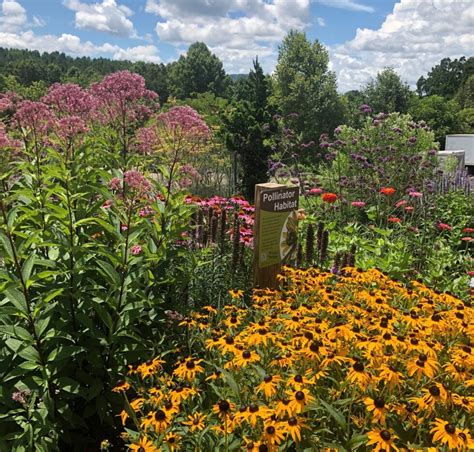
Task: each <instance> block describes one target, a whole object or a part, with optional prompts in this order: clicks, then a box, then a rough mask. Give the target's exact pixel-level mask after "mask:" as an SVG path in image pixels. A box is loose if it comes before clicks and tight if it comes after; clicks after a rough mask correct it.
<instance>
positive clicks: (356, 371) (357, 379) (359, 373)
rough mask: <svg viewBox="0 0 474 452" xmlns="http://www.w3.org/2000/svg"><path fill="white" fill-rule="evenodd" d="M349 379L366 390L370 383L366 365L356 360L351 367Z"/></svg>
mask: <svg viewBox="0 0 474 452" xmlns="http://www.w3.org/2000/svg"><path fill="white" fill-rule="evenodd" d="M347 379H348V380H349V381H350V382H351V383H353V384H355V385H357V386H359V387H361V388H366V387H367V385H368V384H369V382H370V375H369V374H368V373H367V371H366V369H365V366H364V364H363V363H362V361H360V360H356V361H355V362H354V364H353V365H352V366H351V367H350V369H349V373H348V374H347Z"/></svg>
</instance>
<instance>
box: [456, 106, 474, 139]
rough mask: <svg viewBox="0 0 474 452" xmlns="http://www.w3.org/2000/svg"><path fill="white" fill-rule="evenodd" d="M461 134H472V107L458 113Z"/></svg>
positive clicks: (473, 127) (473, 123)
mask: <svg viewBox="0 0 474 452" xmlns="http://www.w3.org/2000/svg"><path fill="white" fill-rule="evenodd" d="M458 118H459V121H460V122H461V132H462V133H474V107H470V108H464V109H463V110H461V111H460V112H459V113H458Z"/></svg>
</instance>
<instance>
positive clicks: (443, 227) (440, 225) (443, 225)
mask: <svg viewBox="0 0 474 452" xmlns="http://www.w3.org/2000/svg"><path fill="white" fill-rule="evenodd" d="M438 229H439V230H440V231H451V230H452V229H453V227H452V226H449V224H446V223H438Z"/></svg>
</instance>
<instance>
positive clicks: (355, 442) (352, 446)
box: [345, 435, 368, 450]
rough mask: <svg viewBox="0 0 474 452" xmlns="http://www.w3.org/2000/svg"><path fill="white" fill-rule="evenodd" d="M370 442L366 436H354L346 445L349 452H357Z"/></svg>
mask: <svg viewBox="0 0 474 452" xmlns="http://www.w3.org/2000/svg"><path fill="white" fill-rule="evenodd" d="M367 441H368V439H367V436H366V435H354V436H353V437H352V438H351V439H350V440H349V441H348V442H347V443H346V444H345V448H346V449H347V450H356V449H357V448H358V447H359V446H362V444H365V443H366V442H367Z"/></svg>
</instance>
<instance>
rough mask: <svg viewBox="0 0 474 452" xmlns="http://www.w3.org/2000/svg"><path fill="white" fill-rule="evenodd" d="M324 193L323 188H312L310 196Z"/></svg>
mask: <svg viewBox="0 0 474 452" xmlns="http://www.w3.org/2000/svg"><path fill="white" fill-rule="evenodd" d="M322 192H323V190H322V189H321V188H312V189H311V190H310V191H309V192H308V194H309V195H320V194H321V193H322Z"/></svg>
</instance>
